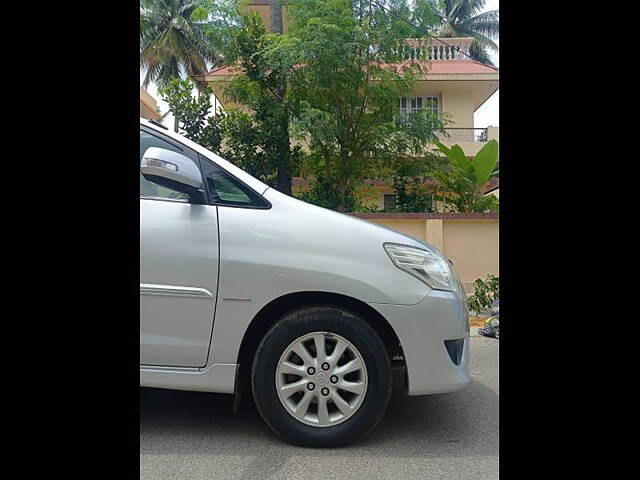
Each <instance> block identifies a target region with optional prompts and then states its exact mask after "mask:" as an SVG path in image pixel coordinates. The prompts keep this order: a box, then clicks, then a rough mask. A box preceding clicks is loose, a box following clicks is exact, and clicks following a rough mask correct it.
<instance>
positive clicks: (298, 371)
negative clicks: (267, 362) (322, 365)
mask: <svg viewBox="0 0 640 480" xmlns="http://www.w3.org/2000/svg"><path fill="white" fill-rule="evenodd" d="M280 373H283V374H288V375H299V376H301V377H302V376H304V375H305V373H307V370H306V369H305V368H304V367H303V366H301V365H296V364H295V363H291V362H287V361H285V362H282V363H281V364H280Z"/></svg>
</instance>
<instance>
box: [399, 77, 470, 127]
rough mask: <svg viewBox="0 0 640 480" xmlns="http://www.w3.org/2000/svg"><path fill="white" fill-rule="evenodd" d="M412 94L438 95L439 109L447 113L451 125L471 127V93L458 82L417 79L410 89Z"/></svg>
mask: <svg viewBox="0 0 640 480" xmlns="http://www.w3.org/2000/svg"><path fill="white" fill-rule="evenodd" d="M411 92H412V95H414V96H438V97H440V109H441V111H442V112H445V113H448V114H449V115H450V119H451V120H452V121H453V123H454V124H453V125H451V126H452V127H461V128H473V93H472V91H471V89H470V87H465V86H464V85H460V82H457V83H453V82H435V81H425V80H421V81H417V82H415V84H414V86H413V87H412V89H411Z"/></svg>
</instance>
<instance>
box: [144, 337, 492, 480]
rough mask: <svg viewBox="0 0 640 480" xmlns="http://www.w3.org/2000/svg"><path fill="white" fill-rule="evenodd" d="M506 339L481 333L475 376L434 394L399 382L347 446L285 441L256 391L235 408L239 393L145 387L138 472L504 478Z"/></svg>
mask: <svg viewBox="0 0 640 480" xmlns="http://www.w3.org/2000/svg"><path fill="white" fill-rule="evenodd" d="M498 349H499V342H498V341H497V340H494V339H490V338H484V337H473V338H472V339H471V355H472V373H473V380H472V381H471V383H470V384H469V386H467V387H466V388H465V389H464V390H461V391H459V392H455V393H450V394H445V395H434V396H427V397H407V396H406V395H404V394H403V393H402V392H400V391H399V390H401V389H400V388H396V389H395V391H394V394H393V397H392V399H391V403H390V405H389V409H388V411H387V414H386V415H385V417H384V419H383V420H382V422H381V423H380V424H379V425H378V427H377V428H376V429H375V430H374V431H373V433H372V434H371V435H369V436H368V437H366V438H365V439H364V440H363V441H362V442H360V443H358V444H356V445H355V446H353V447H349V448H345V449H335V450H326V449H324V450H318V449H307V448H300V447H293V446H290V445H287V444H284V443H282V442H281V441H280V440H279V439H278V438H277V437H276V436H275V434H273V433H271V431H270V430H269V429H268V427H267V426H266V425H265V424H264V423H263V422H262V420H261V419H260V417H259V415H258V413H257V411H256V409H255V407H254V406H253V404H252V403H251V402H250V401H247V402H245V404H244V405H243V407H242V409H241V411H240V412H239V413H238V414H236V415H233V414H232V405H233V400H232V397H231V396H227V395H215V394H202V393H186V392H172V391H168V390H153V389H141V390H140V478H149V479H162V478H171V479H241V478H242V479H244V478H246V479H253V478H256V479H267V478H271V479H322V480H329V479H340V480H346V479H367V480H369V479H378V478H380V479H389V478H391V479H394V480H397V479H402V478H411V479H414V478H421V479H422V478H425V479H426V478H428V479H439V478H443V479H444V478H446V479H456V480H460V479H467V478H468V479H474V480H481V479H497V478H498V403H499V400H498V385H499V381H498ZM398 380H399V379H398ZM398 385H399V382H398Z"/></svg>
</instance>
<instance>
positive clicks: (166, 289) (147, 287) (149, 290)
mask: <svg viewBox="0 0 640 480" xmlns="http://www.w3.org/2000/svg"><path fill="white" fill-rule="evenodd" d="M140 295H160V296H163V297H199V298H213V294H212V293H211V292H210V291H209V290H206V289H204V288H195V287H180V286H175V285H152V284H148V283H141V284H140Z"/></svg>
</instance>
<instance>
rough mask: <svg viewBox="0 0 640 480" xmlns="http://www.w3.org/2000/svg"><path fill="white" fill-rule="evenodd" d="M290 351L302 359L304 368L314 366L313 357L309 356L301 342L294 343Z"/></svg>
mask: <svg viewBox="0 0 640 480" xmlns="http://www.w3.org/2000/svg"><path fill="white" fill-rule="evenodd" d="M291 350H293V352H294V353H295V354H296V355H298V356H299V357H300V358H301V359H302V361H303V362H304V364H305V366H311V365H315V361H314V360H313V357H312V356H311V354H310V353H309V351H308V350H307V347H305V346H304V345H303V344H302V342H298V343H296V344H295V345H294V346H293V348H291Z"/></svg>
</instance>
